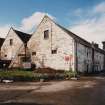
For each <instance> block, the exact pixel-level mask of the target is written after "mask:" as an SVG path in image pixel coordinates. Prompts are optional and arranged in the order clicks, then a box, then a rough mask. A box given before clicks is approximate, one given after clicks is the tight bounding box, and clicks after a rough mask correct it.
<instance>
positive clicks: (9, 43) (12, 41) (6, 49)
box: [1, 28, 31, 66]
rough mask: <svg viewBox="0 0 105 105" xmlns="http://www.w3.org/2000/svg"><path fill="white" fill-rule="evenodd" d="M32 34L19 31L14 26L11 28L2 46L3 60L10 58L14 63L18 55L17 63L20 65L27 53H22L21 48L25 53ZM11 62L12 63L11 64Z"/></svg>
mask: <svg viewBox="0 0 105 105" xmlns="http://www.w3.org/2000/svg"><path fill="white" fill-rule="evenodd" d="M30 37H31V35H29V34H26V33H23V32H20V31H17V30H15V29H13V28H10V30H9V32H8V34H7V36H6V38H5V41H4V43H3V45H2V47H1V60H2V61H3V60H6V61H7V60H9V61H11V63H13V61H14V59H15V58H16V57H17V55H18V62H17V65H18V66H19V63H20V60H22V59H24V56H25V54H23V55H22V54H20V55H19V51H20V49H21V48H23V49H24V51H23V52H24V53H25V52H26V49H27V41H28V40H29V38H30ZM11 63H10V65H11Z"/></svg>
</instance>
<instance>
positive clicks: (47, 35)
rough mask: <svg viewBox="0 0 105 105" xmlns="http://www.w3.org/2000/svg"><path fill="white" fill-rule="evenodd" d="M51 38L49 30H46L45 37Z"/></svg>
mask: <svg viewBox="0 0 105 105" xmlns="http://www.w3.org/2000/svg"><path fill="white" fill-rule="evenodd" d="M48 38H49V30H45V31H44V39H48Z"/></svg>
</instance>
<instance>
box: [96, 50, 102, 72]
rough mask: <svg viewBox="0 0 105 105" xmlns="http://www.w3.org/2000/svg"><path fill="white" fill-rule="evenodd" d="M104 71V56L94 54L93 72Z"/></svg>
mask: <svg viewBox="0 0 105 105" xmlns="http://www.w3.org/2000/svg"><path fill="white" fill-rule="evenodd" d="M103 69H104V54H103V53H100V52H98V51H95V52H94V70H95V71H101V70H103Z"/></svg>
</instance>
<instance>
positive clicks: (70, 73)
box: [64, 70, 77, 79]
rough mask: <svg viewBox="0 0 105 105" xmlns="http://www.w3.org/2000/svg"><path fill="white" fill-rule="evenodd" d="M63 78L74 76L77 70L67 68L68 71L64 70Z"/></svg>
mask: <svg viewBox="0 0 105 105" xmlns="http://www.w3.org/2000/svg"><path fill="white" fill-rule="evenodd" d="M64 74H65V78H67V79H71V78H72V77H76V76H77V72H76V71H72V70H69V71H65V73H64Z"/></svg>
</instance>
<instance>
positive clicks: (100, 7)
mask: <svg viewBox="0 0 105 105" xmlns="http://www.w3.org/2000/svg"><path fill="white" fill-rule="evenodd" d="M45 14H47V15H48V16H49V17H50V18H52V19H53V20H55V21H56V22H57V23H59V24H60V25H62V26H64V27H66V28H67V29H69V30H70V31H72V32H74V33H75V34H77V35H78V36H80V37H82V38H84V39H86V40H87V41H89V42H92V41H94V42H96V43H99V44H100V46H101V47H102V44H101V42H102V41H105V0H0V37H6V35H7V33H8V31H9V29H10V27H14V28H16V29H18V30H21V31H23V32H27V33H32V32H33V31H35V29H36V26H37V25H38V24H39V23H40V21H41V19H42V18H43V16H44V15H45Z"/></svg>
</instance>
